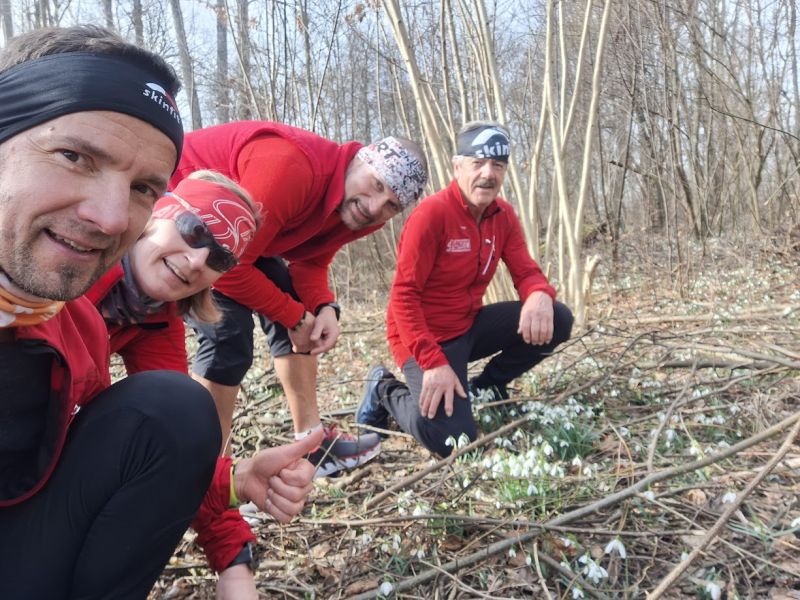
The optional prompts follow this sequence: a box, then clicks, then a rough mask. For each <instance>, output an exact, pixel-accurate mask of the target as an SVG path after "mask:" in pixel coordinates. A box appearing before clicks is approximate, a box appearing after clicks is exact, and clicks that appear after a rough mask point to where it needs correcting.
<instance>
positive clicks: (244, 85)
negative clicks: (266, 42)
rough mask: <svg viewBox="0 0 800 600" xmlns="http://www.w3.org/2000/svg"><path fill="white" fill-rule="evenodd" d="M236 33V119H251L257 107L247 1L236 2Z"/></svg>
mask: <svg viewBox="0 0 800 600" xmlns="http://www.w3.org/2000/svg"><path fill="white" fill-rule="evenodd" d="M236 16H237V22H236V24H237V32H238V35H237V36H236V51H237V53H238V54H239V73H240V76H241V84H240V85H239V100H238V102H237V103H236V104H237V109H238V110H237V113H238V114H237V117H238V118H240V119H243V120H247V119H252V118H253V109H255V110H256V111H258V106H257V103H256V101H255V95H254V94H253V85H252V81H251V79H250V55H251V52H250V28H249V27H248V22H249V20H250V2H249V0H236Z"/></svg>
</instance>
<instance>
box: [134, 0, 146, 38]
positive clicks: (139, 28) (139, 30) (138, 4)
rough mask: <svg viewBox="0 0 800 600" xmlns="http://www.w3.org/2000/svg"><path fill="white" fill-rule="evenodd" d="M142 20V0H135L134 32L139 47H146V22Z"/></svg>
mask: <svg viewBox="0 0 800 600" xmlns="http://www.w3.org/2000/svg"><path fill="white" fill-rule="evenodd" d="M142 19H143V14H142V0H133V10H132V11H131V21H132V22H133V31H134V35H135V36H136V43H137V44H138V45H139V46H144V21H143V20H142Z"/></svg>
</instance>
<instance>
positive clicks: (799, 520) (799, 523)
mask: <svg viewBox="0 0 800 600" xmlns="http://www.w3.org/2000/svg"><path fill="white" fill-rule="evenodd" d="M789 527H791V528H792V529H794V528H795V527H800V517H797V518H796V519H795V520H794V521H792V522H791V523H789Z"/></svg>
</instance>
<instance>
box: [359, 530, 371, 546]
mask: <svg viewBox="0 0 800 600" xmlns="http://www.w3.org/2000/svg"><path fill="white" fill-rule="evenodd" d="M371 541H372V536H371V535H370V534H368V533H362V534H361V545H362V546H366V545H368V544H369V543H370V542H371Z"/></svg>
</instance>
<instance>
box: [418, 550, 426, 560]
mask: <svg viewBox="0 0 800 600" xmlns="http://www.w3.org/2000/svg"><path fill="white" fill-rule="evenodd" d="M416 556H417V559H419V560H422V559H423V558H425V550H423V549H422V548H417V552H416Z"/></svg>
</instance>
